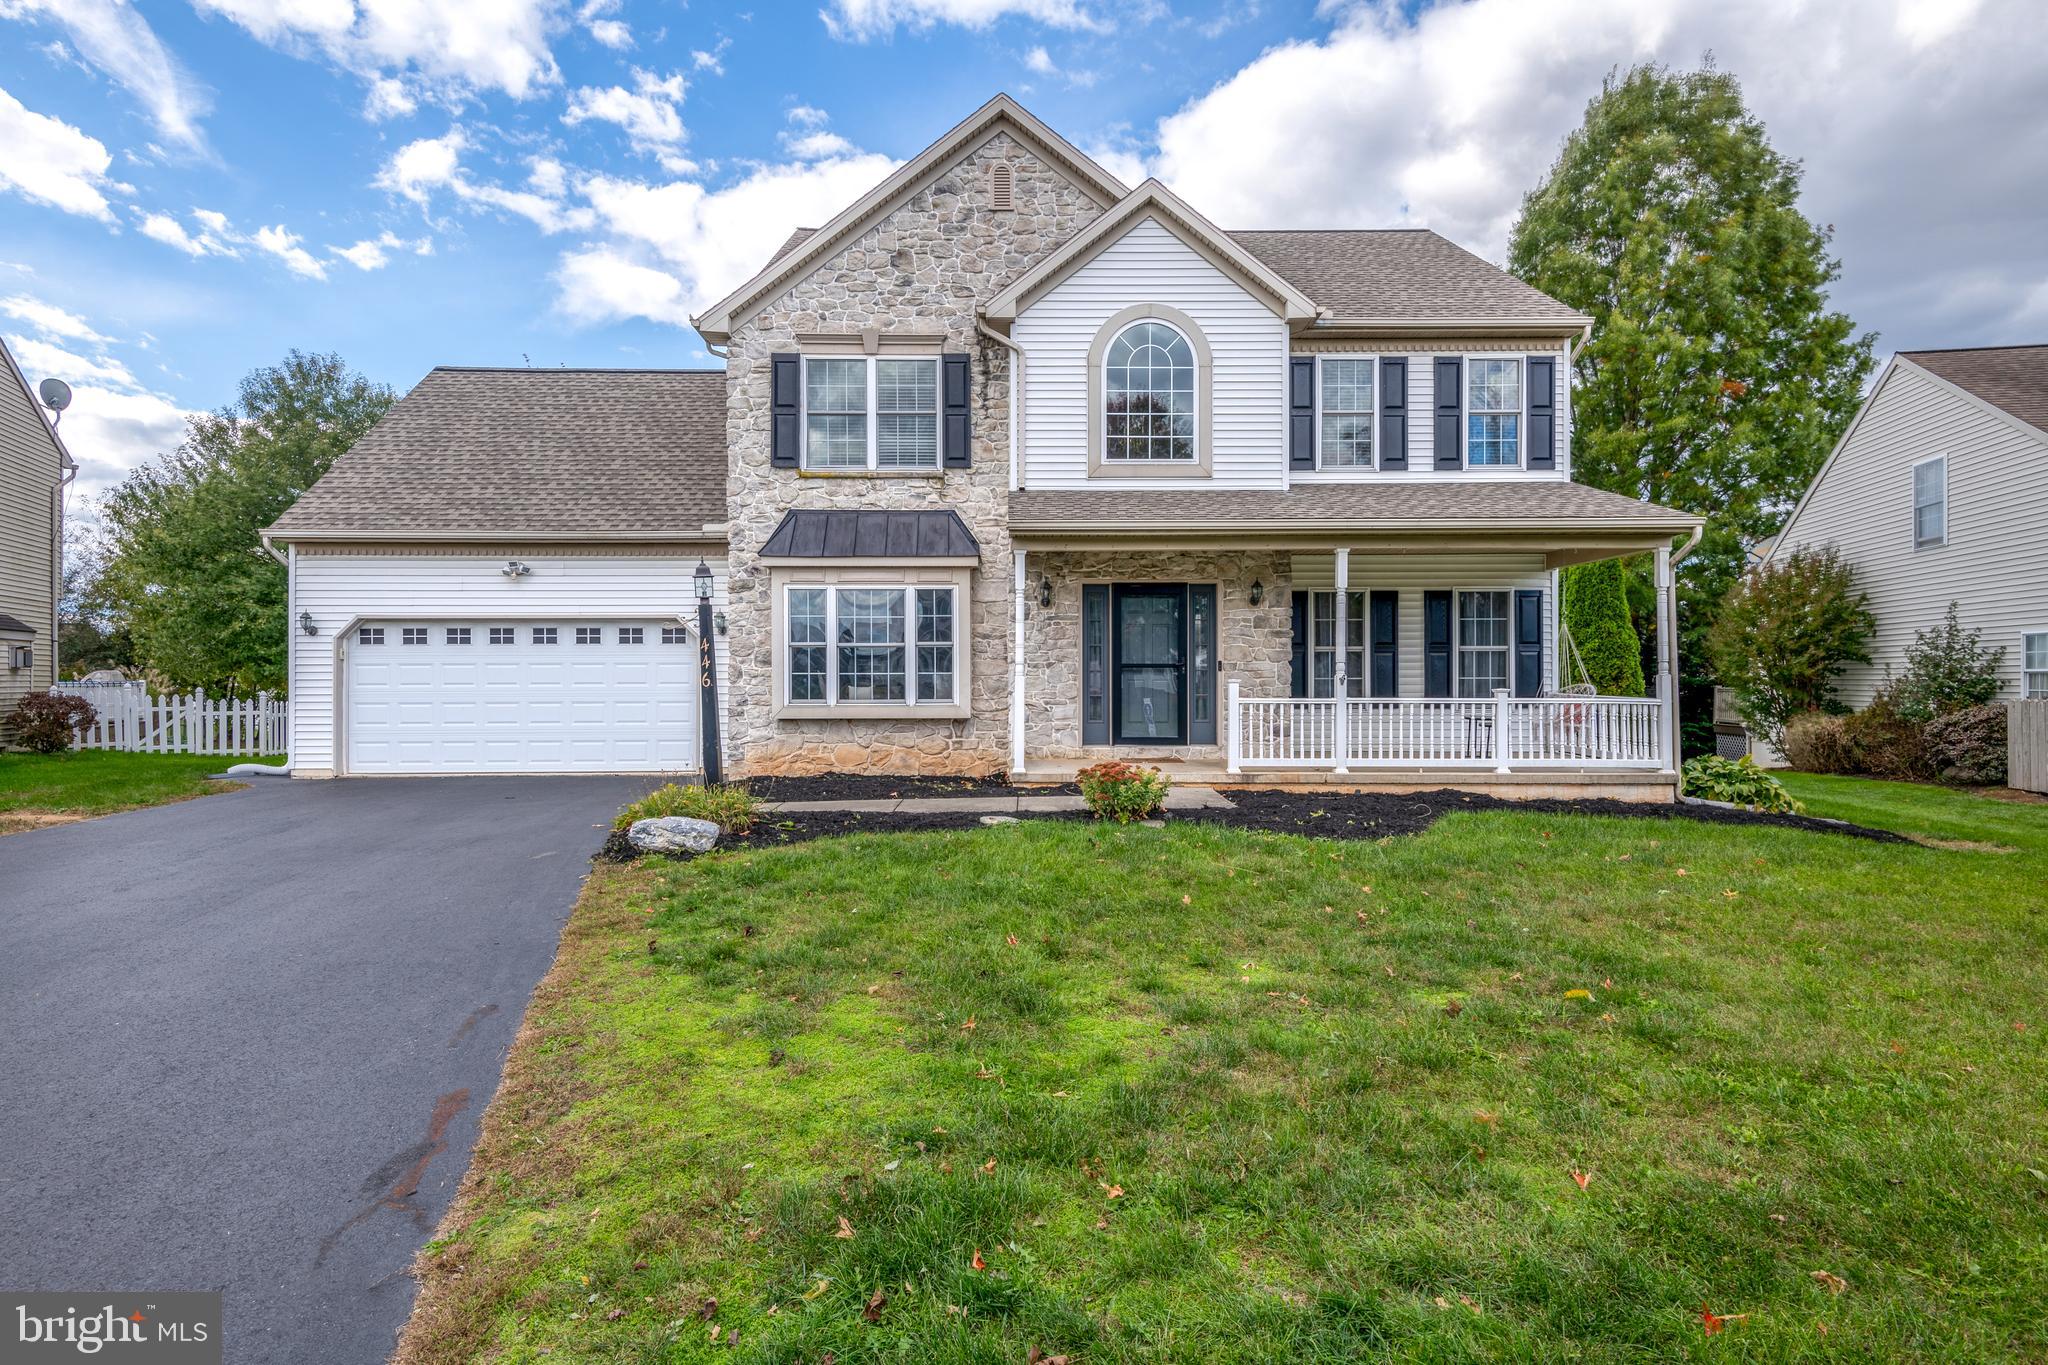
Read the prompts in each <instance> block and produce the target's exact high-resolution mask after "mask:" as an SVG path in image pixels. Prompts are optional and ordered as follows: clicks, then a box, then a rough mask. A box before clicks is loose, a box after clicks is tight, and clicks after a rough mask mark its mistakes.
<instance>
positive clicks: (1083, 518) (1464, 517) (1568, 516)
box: [1010, 479, 1699, 530]
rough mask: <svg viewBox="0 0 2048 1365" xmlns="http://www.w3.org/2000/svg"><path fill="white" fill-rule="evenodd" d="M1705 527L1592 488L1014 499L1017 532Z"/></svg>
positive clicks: (1031, 495) (1540, 484)
mask: <svg viewBox="0 0 2048 1365" xmlns="http://www.w3.org/2000/svg"><path fill="white" fill-rule="evenodd" d="M1698 520H1699V518H1697V517H1694V516H1692V515H1690V514H1689V513H1685V512H1678V511H1674V510H1672V509H1671V508H1668V507H1658V506H1656V505H1655V504H1653V503H1647V502H1639V501H1637V500H1636V499H1634V498H1627V497H1623V496H1622V495H1621V494H1619V493H1608V492H1604V491H1602V490H1601V489H1598V488H1588V487H1586V485H1584V484H1579V483H1564V482H1561V481H1558V480H1549V479H1544V480H1536V479H1488V480H1484V481H1481V480H1477V479H1475V480H1472V481H1470V482H1464V481H1460V480H1456V479H1444V480H1436V481H1432V482H1428V483H1422V482H1415V483H1343V484H1335V483H1317V484H1297V485H1296V486H1295V487H1293V488H1290V489H1287V490H1285V491H1284V492H1283V491H1280V490H1271V491H1251V490H1237V489H1222V488H1216V489H1209V488H1200V489H1185V490H1161V491H1157V492H1153V491H1146V490H1142V489H1087V490H1076V491H1072V492H1069V491H1064V490H1057V489H1024V490H1022V491H1021V492H1016V493H1012V494H1011V495H1010V525H1011V526H1012V527H1013V528H1016V529H1027V528H1028V529H1038V528H1048V529H1051V528H1058V527H1062V526H1073V525H1076V524H1089V523H1108V522H1112V521H1127V522H1134V523H1146V522H1150V523H1155V524H1160V525H1176V526H1184V527H1186V528H1187V529H1190V530H1195V529H1200V528H1204V527H1219V528H1230V527H1237V526H1243V527H1246V528H1253V527H1259V526H1272V527H1285V526H1287V525H1288V524H1290V523H1298V524H1304V525H1329V524H1332V523H1344V524H1350V523H1357V524H1359V525H1369V524H1371V523H1374V522H1382V523H1409V524H1420V523H1428V522H1445V523H1452V522H1485V521H1501V522H1525V523H1526V522H1532V521H1533V522H1549V521H1555V522H1559V523H1566V522H1570V523H1581V524H1582V523H1586V522H1602V523H1613V524H1618V525H1622V526H1635V525H1641V526H1643V527H1644V528H1646V529H1649V528H1654V527H1657V526H1663V525H1668V526H1675V527H1688V526H1690V525H1691V524H1692V523H1694V522H1696V521H1698Z"/></svg>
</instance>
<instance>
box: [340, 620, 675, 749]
mask: <svg viewBox="0 0 2048 1365" xmlns="http://www.w3.org/2000/svg"><path fill="white" fill-rule="evenodd" d="M343 653H344V658H345V660H346V664H345V667H346V680H345V684H344V686H343V689H342V698H343V701H342V707H343V722H342V729H343V735H344V742H345V744H346V746H347V752H348V759H347V768H346V771H348V772H350V773H355V774H362V775H368V774H373V773H581V772H600V773H637V772H689V771H695V770H696V769H697V768H698V767H699V766H700V759H699V751H698V745H697V696H698V689H697V668H696V657H697V650H696V643H695V641H694V640H693V639H692V638H691V635H690V632H689V631H688V630H687V629H686V628H685V627H684V626H683V625H682V624H681V623H680V622H678V621H677V620H676V619H675V618H673V617H671V618H669V619H668V620H666V621H663V620H658V619H647V620H637V619H636V620H606V621H591V620H548V621H535V620H493V619H489V618H483V617H451V618H448V619H443V620H434V621H418V620H388V621H365V622H363V623H362V624H360V625H357V626H356V627H355V628H354V629H353V631H352V632H351V638H349V639H348V640H346V641H344V647H343Z"/></svg>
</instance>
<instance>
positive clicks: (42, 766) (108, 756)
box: [0, 749, 283, 833]
mask: <svg viewBox="0 0 2048 1365" xmlns="http://www.w3.org/2000/svg"><path fill="white" fill-rule="evenodd" d="M282 761H283V760H282V759H279V758H262V759H249V758H224V757H222V756H220V755H218V754H214V755H210V756H209V755H205V754H130V753H121V752H117V751H115V750H111V749H74V750H72V751H71V752H70V753H63V754H0V833H5V832H7V831H8V830H9V828H10V827H12V828H17V829H25V828H31V827H33V826H34V825H36V824H41V823H48V822H50V821H51V819H52V817H63V816H90V815H109V814H112V813H113V812H115V811H121V810H133V809H134V808H136V807H137V806H157V805H162V804H163V803H164V802H166V801H183V800H185V799H186V798H188V797H193V796H205V795H208V794H209V793H212V792H216V791H231V790H233V789H234V786H235V785H237V784H232V783H226V782H208V781H207V780H206V775H207V774H208V773H217V772H220V771H222V770H223V769H224V768H226V767H227V766H228V765H229V764H231V763H250V762H256V763H278V762H282Z"/></svg>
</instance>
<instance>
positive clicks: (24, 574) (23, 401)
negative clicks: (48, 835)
mask: <svg viewBox="0 0 2048 1365" xmlns="http://www.w3.org/2000/svg"><path fill="white" fill-rule="evenodd" d="M73 468H74V466H73V465H72V463H71V457H70V455H68V454H67V453H65V450H64V443H63V442H62V441H60V440H58V439H57V430H56V428H55V427H53V426H51V425H50V421H49V419H48V418H47V417H45V416H44V415H43V408H42V405H41V404H40V403H39V402H37V401H36V397H35V393H34V391H33V390H32V389H31V388H30V386H29V382H28V377H27V376H26V375H24V374H22V372H21V367H20V366H19V365H17V364H16V363H15V361H14V356H13V355H12V354H11V353H10V352H9V351H8V349H7V345H6V343H5V342H0V716H5V715H6V714H7V713H8V712H9V711H11V710H13V709H14V704H15V702H16V701H18V700H20V698H21V696H22V694H23V693H25V692H34V691H37V690H40V689H42V688H46V687H48V686H49V685H50V683H51V681H52V680H53V679H54V678H55V677H56V676H57V593H58V587H59V578H60V575H61V572H62V568H61V565H60V563H59V560H58V554H59V548H58V547H59V546H60V545H61V544H62V543H63V538H64V537H63V516H64V504H63V486H64V484H65V482H66V481H67V478H68V475H69V472H70V471H71V470H72V469H73ZM4 738H5V737H4V736H0V739H4Z"/></svg>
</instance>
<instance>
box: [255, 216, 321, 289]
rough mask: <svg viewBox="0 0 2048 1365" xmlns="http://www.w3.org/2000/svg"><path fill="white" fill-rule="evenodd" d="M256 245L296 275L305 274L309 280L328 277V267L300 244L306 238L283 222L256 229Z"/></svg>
mask: <svg viewBox="0 0 2048 1365" xmlns="http://www.w3.org/2000/svg"><path fill="white" fill-rule="evenodd" d="M253 240H254V241H255V243H256V245H257V246H258V247H260V248H262V249H263V250H264V251H267V252H269V253H270V254H271V255H273V256H275V257H277V259H279V260H280V261H283V262H284V263H285V268H286V269H288V270H290V271H291V272H292V274H294V275H303V276H305V277H306V278H307V279H309V280H324V279H326V278H327V267H326V265H324V264H323V263H322V262H321V261H320V259H319V258H318V257H317V256H315V255H313V253H312V252H310V251H308V250H306V249H305V248H304V247H302V246H300V245H299V243H300V242H301V241H304V240H305V239H304V238H302V237H300V236H299V234H298V233H296V232H288V231H286V230H285V228H284V226H283V224H279V225H278V226H276V227H260V228H257V229H256V236H255V238H254V239H253Z"/></svg>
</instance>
